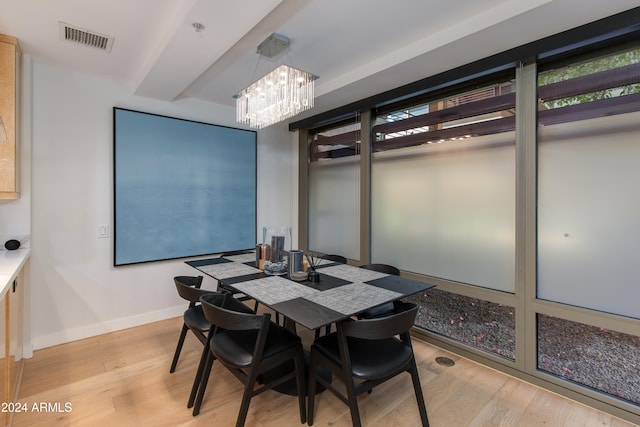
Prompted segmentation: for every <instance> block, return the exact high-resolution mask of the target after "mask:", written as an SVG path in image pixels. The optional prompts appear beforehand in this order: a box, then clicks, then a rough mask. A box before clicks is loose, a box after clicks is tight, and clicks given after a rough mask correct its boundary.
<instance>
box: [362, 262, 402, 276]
mask: <svg viewBox="0 0 640 427" xmlns="http://www.w3.org/2000/svg"><path fill="white" fill-rule="evenodd" d="M360 268H364V269H366V270H373V271H378V272H380V273H387V274H392V275H394V276H399V275H400V270H398V268H396V267H394V266H392V265H388V264H365V265H361V266H360Z"/></svg>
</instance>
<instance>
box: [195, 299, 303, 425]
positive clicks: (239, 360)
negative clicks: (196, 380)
mask: <svg viewBox="0 0 640 427" xmlns="http://www.w3.org/2000/svg"><path fill="white" fill-rule="evenodd" d="M200 301H201V303H202V307H203V311H204V314H205V317H206V318H207V320H208V321H209V322H210V323H211V324H212V325H215V326H214V327H213V330H212V331H211V332H210V333H209V335H210V338H209V350H210V351H209V352H208V355H207V360H206V361H205V366H204V370H203V371H202V373H201V377H200V386H199V389H198V394H197V397H196V400H195V403H194V408H193V415H194V416H195V415H197V414H198V413H199V412H200V407H201V405H202V399H203V397H204V393H205V390H206V387H207V382H208V380H209V376H210V373H211V369H212V366H213V363H214V361H216V360H217V361H219V362H220V364H221V365H223V366H224V367H225V368H227V369H228V370H229V371H230V372H231V373H232V374H234V375H235V377H236V378H238V379H239V380H240V381H241V382H242V383H243V384H244V393H243V395H242V401H241V404H240V410H239V412H238V419H237V421H236V427H241V426H244V424H245V420H246V418H247V413H248V410H249V404H250V403H251V398H252V397H254V396H256V395H258V394H260V393H263V392H265V391H267V390H269V389H272V388H274V387H276V386H278V385H281V384H283V383H285V382H286V381H289V380H291V379H293V378H295V379H296V389H297V395H298V405H299V409H300V423H302V424H304V423H305V422H306V410H305V406H306V405H305V390H306V387H305V384H306V382H305V369H304V354H303V350H302V342H301V340H300V337H299V336H297V335H296V334H295V333H293V332H291V331H290V330H288V329H286V328H284V327H282V326H279V325H277V324H276V323H274V322H272V321H271V315H270V314H268V313H267V314H263V315H256V314H247V313H240V312H238V311H233V310H229V309H227V308H224V307H222V306H220V304H219V298H215V297H212V296H211V295H205V296H203V297H202V298H201V300H200ZM291 361H293V364H294V366H295V368H294V370H293V371H288V372H287V371H285V372H284V373H283V375H281V376H273V377H272V376H271V375H269V379H268V380H267V379H266V377H267V376H263V377H262V379H263V384H261V386H260V387H257V388H256V383H257V379H258V376H260V375H262V374H264V373H265V372H267V371H271V370H272V369H273V368H275V367H277V366H280V365H282V364H285V363H290V362H291ZM272 372H273V371H272Z"/></svg>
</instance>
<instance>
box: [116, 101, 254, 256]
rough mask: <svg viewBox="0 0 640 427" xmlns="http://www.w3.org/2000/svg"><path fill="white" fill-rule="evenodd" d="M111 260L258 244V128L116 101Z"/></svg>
mask: <svg viewBox="0 0 640 427" xmlns="http://www.w3.org/2000/svg"><path fill="white" fill-rule="evenodd" d="M114 210H115V212H114V222H115V224H114V225H115V227H114V230H115V231H114V265H125V264H133V263H140V262H148V261H158V260H166V259H174V258H183V257H189V256H196V255H207V254H213V253H219V252H226V251H233V250H241V249H248V248H253V247H254V246H255V243H256V133H255V132H254V131H248V130H243V129H236V128H230V127H224V126H217V125H212V124H207V123H200V122H194V121H189V120H182V119H177V118H171V117H165V116H160V115H154V114H148V113H142V112H137V111H132V110H127V109H122V108H114Z"/></svg>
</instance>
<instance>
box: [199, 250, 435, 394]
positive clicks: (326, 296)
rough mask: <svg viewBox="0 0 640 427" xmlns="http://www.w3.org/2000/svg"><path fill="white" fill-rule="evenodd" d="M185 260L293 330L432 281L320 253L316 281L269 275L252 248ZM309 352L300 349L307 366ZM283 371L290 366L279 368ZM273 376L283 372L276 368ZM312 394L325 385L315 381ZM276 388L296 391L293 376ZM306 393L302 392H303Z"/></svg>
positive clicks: (361, 309)
mask: <svg viewBox="0 0 640 427" xmlns="http://www.w3.org/2000/svg"><path fill="white" fill-rule="evenodd" d="M186 264H188V265H190V266H191V267H193V268H195V269H197V270H198V271H200V272H202V273H204V274H206V275H208V276H210V277H212V278H214V279H215V280H217V281H218V284H219V285H224V286H225V287H226V288H231V289H233V290H235V291H237V293H239V294H244V295H246V296H248V297H250V298H252V299H255V300H256V301H258V302H259V303H260V304H262V305H264V306H266V307H268V308H270V309H272V310H273V311H275V312H276V313H279V314H280V315H281V316H283V317H284V322H283V323H284V325H285V327H287V328H289V329H291V330H293V331H294V332H295V331H296V325H301V326H303V327H305V328H307V329H311V330H318V329H319V328H322V327H325V326H327V325H331V324H333V323H335V322H339V321H341V320H344V319H347V318H350V317H352V316H357V315H358V314H359V313H361V312H364V311H367V310H368V309H371V308H373V307H376V306H378V305H382V304H386V303H389V302H391V301H395V300H398V299H401V298H404V297H408V296H411V295H414V294H416V293H418V292H422V291H425V290H427V289H430V288H433V287H434V286H435V285H433V284H430V283H426V282H421V281H418V280H413V279H409V278H406V277H401V276H395V275H390V274H387V273H380V272H377V271H372V270H367V269H364V268H359V267H355V266H352V265H348V264H342V263H338V262H334V261H330V260H324V259H322V258H319V259H316V260H315V262H314V263H313V264H314V265H315V271H316V272H317V273H319V274H318V279H319V280H314V281H313V282H312V281H311V280H308V279H306V280H301V281H296V280H293V279H292V278H290V277H289V275H288V274H285V275H270V274H267V273H265V272H264V270H261V269H259V268H257V267H256V265H257V264H256V255H255V253H236V254H224V255H223V256H219V257H215V258H206V259H199V260H191V261H186ZM308 357H309V352H308V351H307V350H305V365H307V367H308ZM284 369H285V370H291V369H293V366H287V367H284ZM317 374H318V375H319V376H322V377H323V378H325V380H326V381H328V382H330V381H331V372H330V371H329V370H327V369H326V368H324V367H319V368H318V373H317ZM273 375H275V376H279V375H282V373H281V372H276V373H274V374H273ZM317 387H318V388H317V393H320V392H322V391H323V390H324V387H323V386H321V385H320V384H319V383H318V385H317ZM274 389H275V390H277V391H279V392H281V393H285V394H289V395H295V394H296V393H297V391H296V387H295V381H293V380H292V381H288V382H286V383H284V384H282V385H281V386H278V387H276V388H274ZM305 392H306V391H305Z"/></svg>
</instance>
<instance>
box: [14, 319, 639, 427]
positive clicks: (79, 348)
mask: <svg viewBox="0 0 640 427" xmlns="http://www.w3.org/2000/svg"><path fill="white" fill-rule="evenodd" d="M181 326H182V320H181V319H180V318H175V319H169V320H165V321H161V322H157V323H153V324H149V325H145V326H141V327H136V328H131V329H127V330H123V331H119V332H114V333H110V334H106V335H102V336H98V337H93V338H89V339H85V340H81V341H76V342H72V343H68V344H64V345H60V346H56V347H51V348H46V349H42V350H38V351H36V352H35V354H34V357H33V358H32V359H29V360H27V361H26V364H25V368H24V376H23V382H22V387H21V390H20V399H19V402H20V403H24V404H26V406H27V409H28V412H25V413H15V414H14V417H13V425H14V426H16V427H18V426H29V427H33V426H47V427H49V426H200V425H203V426H204V425H207V426H216V427H224V426H233V425H235V419H236V416H237V411H238V408H239V400H240V396H241V393H242V388H241V385H240V382H239V381H238V380H237V379H236V378H235V377H233V376H232V375H231V374H230V373H229V372H228V371H227V370H225V369H224V368H223V367H221V366H219V365H218V366H214V369H213V371H212V378H211V381H210V383H209V387H208V389H207V393H206V395H205V400H204V402H203V406H202V410H201V413H200V415H198V416H197V417H193V416H192V415H191V411H190V410H189V409H187V407H186V401H187V397H188V394H189V391H190V388H191V383H192V380H193V375H194V373H195V369H196V367H197V363H198V359H199V356H200V351H201V348H202V346H201V344H200V343H199V342H198V341H197V340H196V339H195V338H194V337H193V336H192V335H191V334H190V335H189V336H188V337H187V340H186V342H185V346H184V348H183V351H182V355H181V357H180V362H179V363H178V368H177V369H176V372H175V373H173V374H169V365H170V363H171V358H172V356H173V351H174V346H175V344H176V341H177V339H178V334H179V331H180V328H181ZM304 339H305V341H306V342H308V341H309V340H311V339H312V336H311V334H306V333H305V334H304ZM414 348H415V351H416V358H417V360H418V366H419V368H420V378H421V382H422V386H423V390H424V395H425V400H426V405H427V411H428V413H429V419H430V422H431V425H432V426H433V427H445V426H446V427H452V426H453V427H461V426H519V427H520V426H543V425H544V426H553V427H559V426H566V427H569V426H576V427H583V426H595V425H598V426H605V427H607V426H611V427H624V426H627V427H628V426H633V425H634V424H631V423H628V422H625V421H622V420H620V419H618V418H615V417H612V416H610V415H608V414H605V413H602V412H599V411H596V410H594V409H591V408H588V407H586V406H583V405H581V404H578V403H575V402H573V401H570V400H568V399H565V398H563V397H560V396H558V395H555V394H553V393H550V392H547V391H545V390H542V389H540V388H538V387H536V386H533V385H530V384H528V383H525V382H522V381H520V380H517V379H515V378H512V377H510V376H507V375H504V374H502V373H499V372H496V371H494V370H492V369H489V368H486V367H484V366H482V365H479V364H477V363H474V362H472V361H469V360H467V359H464V358H461V357H459V356H456V355H453V354H451V353H448V352H446V351H444V350H442V349H439V348H437V347H434V346H432V345H429V344H426V343H424V342H421V341H415V344H414ZM438 356H446V357H449V358H451V359H453V360H455V362H456V364H455V366H453V367H444V366H441V365H439V364H437V363H436V362H435V358H436V357H438ZM41 403H44V404H45V406H44V407H42V408H43V409H45V407H48V408H47V409H48V410H44V411H41V412H38V411H34V410H33V409H34V408H33V406H34V404H35V405H36V407H37V408H40V404H41ZM65 404H67V405H70V407H66V409H70V411H68V412H65ZM296 405H297V403H296V399H295V398H294V397H291V396H286V395H282V394H280V393H277V392H274V391H269V392H266V393H263V394H261V395H259V396H257V397H254V398H253V400H252V402H251V406H250V408H249V416H248V418H247V423H246V425H247V426H255V427H270V426H272V427H287V426H298V425H300V423H299V419H298V412H297V406H296ZM359 406H360V411H361V415H362V419H363V425H365V426H374V427H375V426H379V427H382V426H384V427H392V426H412V427H413V426H418V425H419V424H420V422H419V415H418V410H417V406H416V402H415V397H414V394H413V388H412V386H411V380H410V377H409V375H408V374H407V375H401V376H400V377H397V378H395V379H394V380H392V381H390V382H388V383H386V384H384V385H382V386H380V387H378V388H376V389H375V390H374V391H373V393H371V394H365V395H362V396H360V398H359ZM350 425H351V422H350V417H349V412H348V409H347V407H346V405H344V404H343V403H342V402H340V401H339V400H338V399H337V398H335V397H334V396H333V395H331V394H330V393H328V392H326V393H322V394H321V395H319V396H318V398H317V400H316V415H315V422H314V426H333V427H341V426H350Z"/></svg>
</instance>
